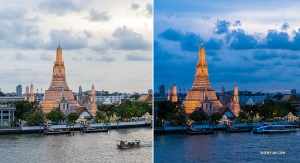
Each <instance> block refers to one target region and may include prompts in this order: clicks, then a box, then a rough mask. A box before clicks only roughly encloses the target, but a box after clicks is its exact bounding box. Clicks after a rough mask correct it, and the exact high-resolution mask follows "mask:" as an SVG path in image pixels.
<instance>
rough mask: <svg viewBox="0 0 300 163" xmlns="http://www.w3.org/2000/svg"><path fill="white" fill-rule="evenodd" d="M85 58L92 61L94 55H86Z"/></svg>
mask: <svg viewBox="0 0 300 163" xmlns="http://www.w3.org/2000/svg"><path fill="white" fill-rule="evenodd" d="M85 60H86V61H92V60H93V57H92V56H86V57H85Z"/></svg>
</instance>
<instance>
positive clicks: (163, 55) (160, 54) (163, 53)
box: [153, 40, 177, 61]
mask: <svg viewBox="0 0 300 163" xmlns="http://www.w3.org/2000/svg"><path fill="white" fill-rule="evenodd" d="M153 54H154V60H155V61H158V60H164V61H165V60H171V59H173V58H175V57H176V56H177V55H175V54H173V53H170V52H169V51H167V50H165V49H163V47H162V45H161V44H160V43H159V42H158V41H156V40H154V52H153Z"/></svg>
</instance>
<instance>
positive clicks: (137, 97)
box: [129, 94, 141, 100]
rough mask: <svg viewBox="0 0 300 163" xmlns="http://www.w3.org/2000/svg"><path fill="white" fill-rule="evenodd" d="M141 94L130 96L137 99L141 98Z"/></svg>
mask: <svg viewBox="0 0 300 163" xmlns="http://www.w3.org/2000/svg"><path fill="white" fill-rule="evenodd" d="M140 96H141V95H139V94H134V95H131V96H130V97H129V98H134V99H135V100H137V99H139V97H140Z"/></svg>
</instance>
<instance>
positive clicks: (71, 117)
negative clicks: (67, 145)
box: [67, 112, 79, 123]
mask: <svg viewBox="0 0 300 163" xmlns="http://www.w3.org/2000/svg"><path fill="white" fill-rule="evenodd" d="M67 117H68V121H69V122H72V123H74V121H75V120H76V119H78V118H79V115H78V114H77V113H75V112H73V113H70V114H69V115H68V116H67Z"/></svg>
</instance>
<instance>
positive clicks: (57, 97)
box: [26, 42, 97, 116]
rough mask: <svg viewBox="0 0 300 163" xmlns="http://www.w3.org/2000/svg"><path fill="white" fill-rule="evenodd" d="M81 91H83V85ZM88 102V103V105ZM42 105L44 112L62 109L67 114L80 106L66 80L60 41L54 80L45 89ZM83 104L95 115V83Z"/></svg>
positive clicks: (53, 74) (54, 67)
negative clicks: (88, 97) (89, 96)
mask: <svg viewBox="0 0 300 163" xmlns="http://www.w3.org/2000/svg"><path fill="white" fill-rule="evenodd" d="M26 91H27V88H26ZM30 93H31V91H30ZM80 93H82V88H81V86H80ZM81 100H82V99H79V101H81ZM86 103H88V105H86ZM40 105H41V106H42V110H43V112H44V113H49V112H51V111H52V110H60V111H62V113H64V114H65V115H68V114H70V113H72V112H76V111H77V109H78V108H79V107H80V105H79V103H78V101H77V100H75V98H74V96H73V93H72V90H70V89H69V86H68V84H67V81H66V74H65V65H64V61H63V60H62V48H61V47H60V42H59V43H58V47H57V49H56V60H55V61H54V66H53V72H52V81H51V84H50V86H49V88H48V90H45V94H44V97H43V100H42V101H41V102H40ZM82 105H86V106H85V108H86V109H87V110H88V111H89V112H90V113H91V115H92V116H95V113H96V110H97V105H96V99H95V87H94V85H93V86H92V95H91V98H90V99H89V100H87V101H85V102H83V103H82Z"/></svg>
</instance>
